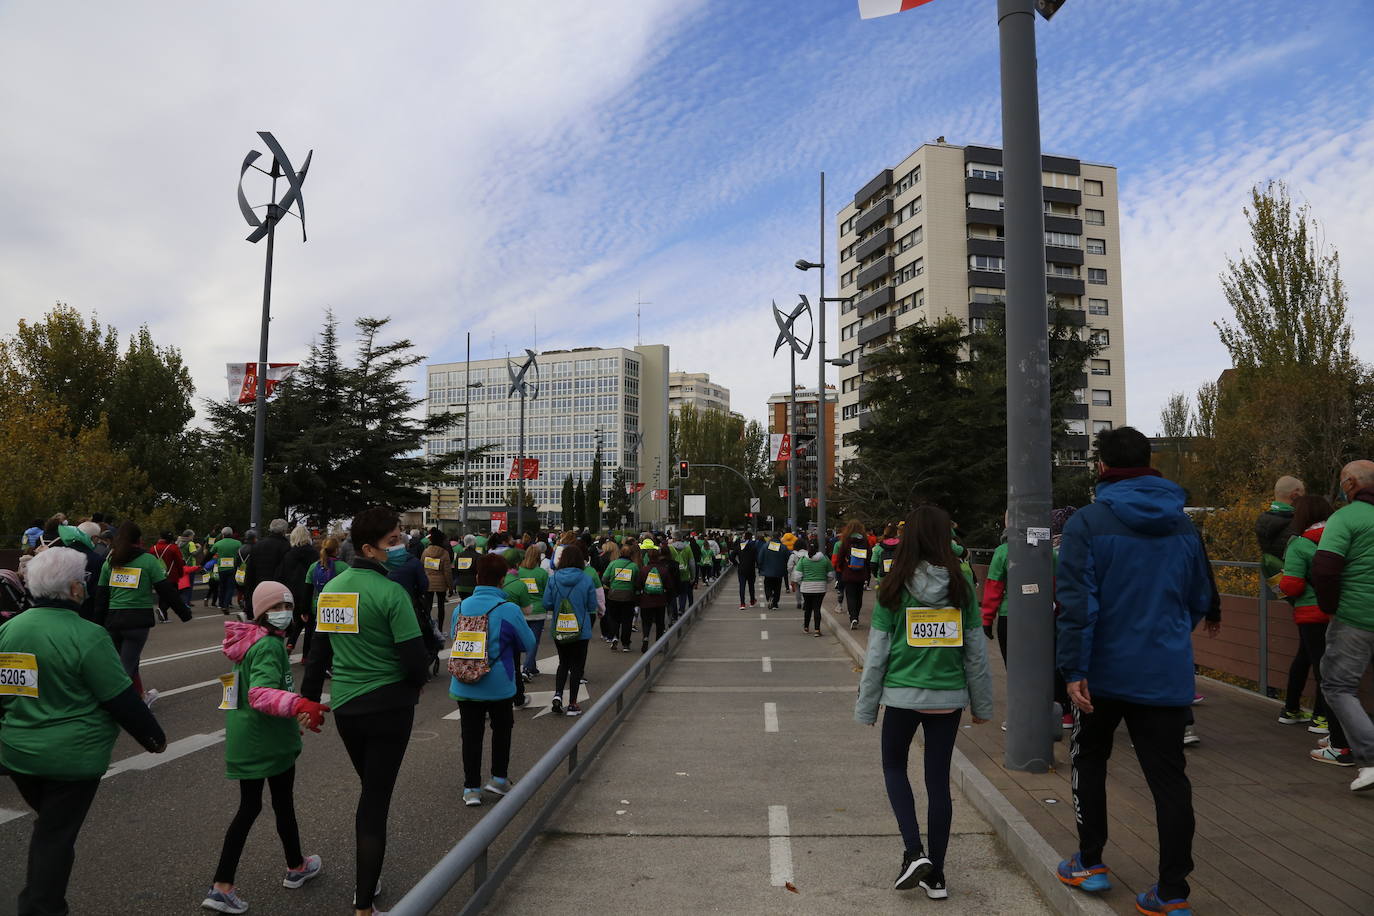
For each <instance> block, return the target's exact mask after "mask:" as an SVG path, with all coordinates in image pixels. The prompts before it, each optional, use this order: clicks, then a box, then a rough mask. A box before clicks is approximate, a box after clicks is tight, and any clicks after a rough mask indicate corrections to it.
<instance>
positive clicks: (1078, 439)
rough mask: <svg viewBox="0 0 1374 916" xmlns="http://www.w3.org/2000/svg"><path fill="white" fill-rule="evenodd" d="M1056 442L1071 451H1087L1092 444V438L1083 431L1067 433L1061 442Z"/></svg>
mask: <svg viewBox="0 0 1374 916" xmlns="http://www.w3.org/2000/svg"><path fill="white" fill-rule="evenodd" d="M1056 444H1057V445H1058V446H1059V447H1060V448H1065V449H1069V450H1071V451H1087V450H1088V448H1089V447H1090V446H1091V445H1092V439H1091V438H1089V437H1088V436H1087V435H1086V434H1084V433H1069V435H1067V436H1065V437H1064V439H1063V441H1062V442H1059V443H1056Z"/></svg>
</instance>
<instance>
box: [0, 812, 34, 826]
mask: <svg viewBox="0 0 1374 916" xmlns="http://www.w3.org/2000/svg"><path fill="white" fill-rule="evenodd" d="M28 813H29V812H27V811H15V810H14V809H13V808H0V824H8V823H9V822H10V821H13V820H18V819H19V818H21V817H23V816H24V815H26V814H28Z"/></svg>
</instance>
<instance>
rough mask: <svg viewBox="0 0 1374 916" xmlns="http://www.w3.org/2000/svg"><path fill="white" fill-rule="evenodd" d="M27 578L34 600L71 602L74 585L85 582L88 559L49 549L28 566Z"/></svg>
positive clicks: (25, 572) (63, 550) (63, 549)
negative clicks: (48, 599)
mask: <svg viewBox="0 0 1374 916" xmlns="http://www.w3.org/2000/svg"><path fill="white" fill-rule="evenodd" d="M24 575H25V580H26V581H25V585H26V586H27V587H28V590H29V594H31V595H33V597H34V599H35V600H38V601H41V600H43V599H44V598H60V599H64V600H69V599H70V598H71V590H72V583H73V582H82V583H84V582H85V581H86V557H85V555H83V554H82V553H80V552H79V551H76V550H72V549H71V548H70V547H49V548H48V549H47V550H45V551H43V552H42V553H40V554H38V555H37V556H35V557H34V558H33V559H31V560H30V561H29V562H28V564H27V566H26V567H25V569H24Z"/></svg>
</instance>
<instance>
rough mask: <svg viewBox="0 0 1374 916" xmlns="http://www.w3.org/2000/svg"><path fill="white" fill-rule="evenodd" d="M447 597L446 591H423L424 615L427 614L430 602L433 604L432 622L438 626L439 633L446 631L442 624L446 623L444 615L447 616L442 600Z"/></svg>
mask: <svg viewBox="0 0 1374 916" xmlns="http://www.w3.org/2000/svg"><path fill="white" fill-rule="evenodd" d="M447 598H448V593H447V592H426V593H425V603H424V609H425V616H426V617H428V616H429V606H430V605H431V604H433V605H434V622H435V623H436V624H437V625H438V627H439V632H440V633H447V632H448V630H447V629H446V628H445V627H444V624H446V623H448V621H447V620H445V619H444V617H445V616H447V615H445V614H444V601H445V599H447Z"/></svg>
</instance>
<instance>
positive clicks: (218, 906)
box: [200, 884, 248, 913]
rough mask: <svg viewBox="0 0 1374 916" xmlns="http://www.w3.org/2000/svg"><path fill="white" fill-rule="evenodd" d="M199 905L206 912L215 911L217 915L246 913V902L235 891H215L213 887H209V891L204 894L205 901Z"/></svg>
mask: <svg viewBox="0 0 1374 916" xmlns="http://www.w3.org/2000/svg"><path fill="white" fill-rule="evenodd" d="M200 905H201V906H202V907H204V908H205V909H207V910H215V911H216V912H219V913H246V912H248V901H247V900H244V899H243V898H242V897H240V896H239V895H238V891H237V890H232V891H228V892H227V893H226V892H224V891H217V890H215V886H214V885H213V884H212V885H210V889H209V890H208V891H206V892H205V899H204V900H202V901H201V902H200Z"/></svg>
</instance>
